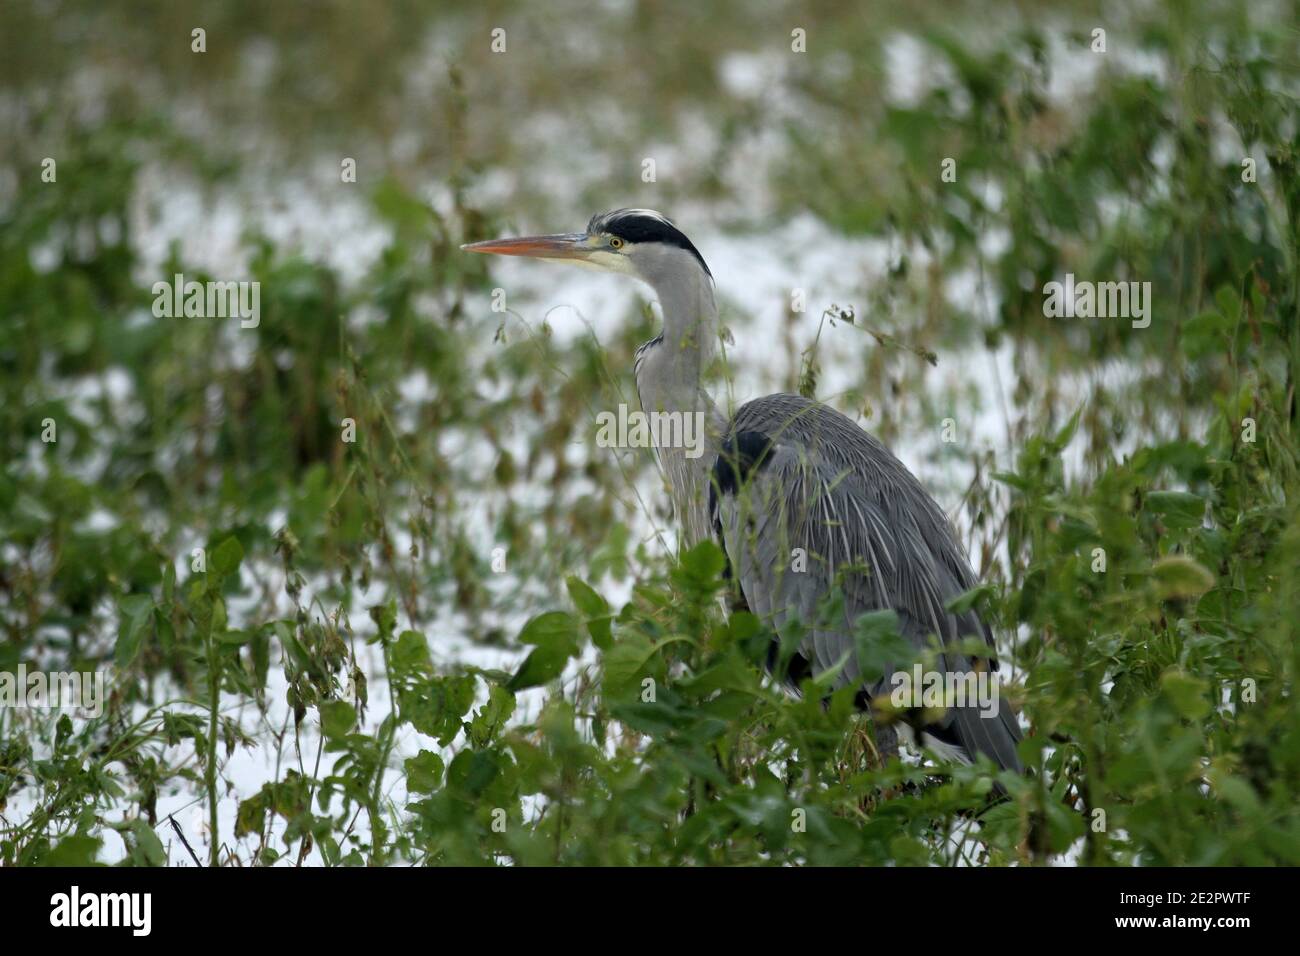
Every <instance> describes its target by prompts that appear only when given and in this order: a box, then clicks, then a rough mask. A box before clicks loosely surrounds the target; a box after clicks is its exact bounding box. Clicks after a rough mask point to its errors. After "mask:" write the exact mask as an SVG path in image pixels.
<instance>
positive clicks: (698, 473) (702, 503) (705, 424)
mask: <svg viewBox="0 0 1300 956" xmlns="http://www.w3.org/2000/svg"><path fill="white" fill-rule="evenodd" d="M672 266H673V267H672V268H664V269H663V270H661V271H660V272H659V273H658V274H653V275H651V276H650V277H649V279H648V281H649V282H650V284H651V286H652V287H653V288H654V290H655V292H656V294H657V295H658V298H659V304H660V307H661V308H662V309H663V316H664V326H663V332H662V334H661V335H660V336H659V338H658V339H656V340H654V341H652V342H648V343H646V345H644V346H642V348H641V350H640V352H639V354H638V357H637V366H636V386H637V393H638V395H639V396H640V399H641V410H642V411H643V412H645V413H646V414H647V415H653V414H654V413H656V412H658V413H669V414H674V413H675V414H677V415H680V416H682V418H681V419H680V420H681V422H682V431H681V433H680V434H681V435H683V436H686V437H689V438H691V441H687V442H670V443H660V445H659V446H658V447H657V448H656V454H657V457H658V460H659V467H660V469H661V470H662V471H663V474H664V478H665V479H666V480H667V482H668V487H669V490H670V492H671V494H672V498H673V508H674V511H675V512H676V514H677V524H678V528H679V531H680V539H679V544H680V545H681V546H682V547H683V548H688V547H690V546H691V545H693V544H695V543H697V542H698V541H701V540H703V539H705V538H707V537H709V536H710V534H711V529H710V527H709V521H708V506H707V501H708V487H709V486H708V482H709V474H710V471H711V470H712V468H713V462H714V459H715V458H716V456H717V448H718V442H719V438H720V435H721V433H722V431H723V429H724V428H725V425H726V421H725V419H724V418H723V416H722V414H721V413H720V412H719V411H718V409H717V406H716V405H715V404H714V402H713V399H712V398H711V397H710V396H709V394H708V393H707V392H706V391H705V390H704V375H705V372H706V371H707V369H708V366H709V362H710V361H711V360H712V358H713V355H714V350H715V349H716V347H717V337H718V307H717V304H716V303H715V301H714V297H713V280H712V279H711V278H709V276H708V274H707V273H706V272H705V271H704V270H703V269H701V268H700V267H699V266H697V265H696V264H695V263H694V261H693V260H692V261H691V262H689V263H681V262H676V263H673V264H672ZM686 416H689V419H688V418H686Z"/></svg>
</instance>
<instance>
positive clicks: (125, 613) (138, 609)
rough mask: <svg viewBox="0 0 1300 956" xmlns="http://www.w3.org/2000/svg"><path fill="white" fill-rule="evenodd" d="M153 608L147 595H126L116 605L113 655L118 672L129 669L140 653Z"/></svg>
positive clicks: (151, 600)
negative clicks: (117, 619) (117, 615)
mask: <svg viewBox="0 0 1300 956" xmlns="http://www.w3.org/2000/svg"><path fill="white" fill-rule="evenodd" d="M153 607H154V604H153V598H151V597H149V595H147V594H128V595H127V596H126V597H124V598H122V600H121V602H120V603H119V604H118V606H117V609H118V612H119V615H120V624H119V625H118V631H117V646H116V647H115V648H114V655H113V657H114V661H115V663H116V664H117V667H118V670H125V669H126V668H128V667H130V666H131V663H132V662H133V661H134V660H135V658H136V655H138V654H139V653H140V645H141V643H142V642H143V640H144V635H145V625H146V624H148V623H149V615H150V613H151V612H152V611H153Z"/></svg>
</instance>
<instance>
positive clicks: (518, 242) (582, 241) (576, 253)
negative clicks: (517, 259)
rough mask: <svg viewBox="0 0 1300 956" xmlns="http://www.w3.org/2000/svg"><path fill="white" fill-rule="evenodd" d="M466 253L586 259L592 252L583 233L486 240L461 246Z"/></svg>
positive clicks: (534, 257)
mask: <svg viewBox="0 0 1300 956" xmlns="http://www.w3.org/2000/svg"><path fill="white" fill-rule="evenodd" d="M461 248H462V249H464V250H465V251H466V252H490V253H493V254H495V255H498V256H528V257H530V258H532V259H586V258H587V257H588V255H590V253H591V252H592V248H591V245H590V243H588V241H587V234H586V233H584V232H569V233H560V234H558V235H553V236H524V237H522V238H519V239H488V240H487V241H486V242H471V243H467V244H466V245H463V246H461Z"/></svg>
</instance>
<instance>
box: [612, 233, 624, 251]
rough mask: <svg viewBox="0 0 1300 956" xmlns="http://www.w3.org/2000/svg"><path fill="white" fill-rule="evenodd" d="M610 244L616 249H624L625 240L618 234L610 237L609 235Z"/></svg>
mask: <svg viewBox="0 0 1300 956" xmlns="http://www.w3.org/2000/svg"><path fill="white" fill-rule="evenodd" d="M609 244H610V246H611V247H613V248H615V249H622V248H623V240H622V239H620V238H619V237H618V236H610V237H609Z"/></svg>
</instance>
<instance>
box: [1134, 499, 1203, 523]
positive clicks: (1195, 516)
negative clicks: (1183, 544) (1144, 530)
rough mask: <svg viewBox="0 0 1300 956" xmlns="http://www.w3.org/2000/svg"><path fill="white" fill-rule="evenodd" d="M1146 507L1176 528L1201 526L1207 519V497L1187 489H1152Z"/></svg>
mask: <svg viewBox="0 0 1300 956" xmlns="http://www.w3.org/2000/svg"><path fill="white" fill-rule="evenodd" d="M1144 508H1145V509H1146V510H1147V511H1150V512H1151V513H1152V514H1158V515H1160V516H1161V517H1163V518H1164V521H1165V524H1167V525H1169V526H1170V527H1175V528H1199V527H1200V526H1201V523H1202V521H1203V520H1204V519H1205V499H1204V498H1202V497H1200V496H1199V495H1194V494H1191V493H1190V492H1186V491H1152V492H1150V493H1149V494H1148V495H1147V497H1146V503H1145V505H1144Z"/></svg>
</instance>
